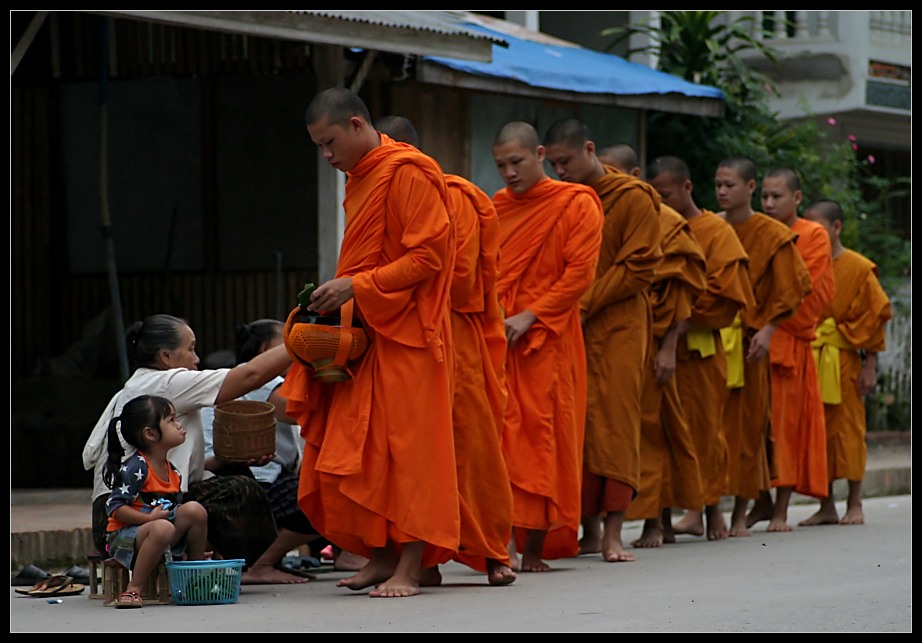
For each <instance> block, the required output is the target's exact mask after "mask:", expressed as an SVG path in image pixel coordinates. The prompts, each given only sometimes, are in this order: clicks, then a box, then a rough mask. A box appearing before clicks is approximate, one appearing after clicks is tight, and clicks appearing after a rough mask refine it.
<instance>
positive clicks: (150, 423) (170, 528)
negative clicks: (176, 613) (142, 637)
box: [103, 395, 208, 607]
mask: <svg viewBox="0 0 922 643" xmlns="http://www.w3.org/2000/svg"><path fill="white" fill-rule="evenodd" d="M119 431H121V437H122V438H123V439H124V440H125V442H127V443H128V444H130V445H131V446H133V447H134V448H136V449H137V452H136V453H135V454H133V455H131V456H129V457H128V458H125V460H124V461H123V460H122V458H123V457H124V455H125V451H124V450H123V448H122V441H121V440H120V439H119ZM185 440H186V432H185V431H184V430H183V428H182V425H181V424H180V423H179V422H178V421H177V420H176V411H175V409H174V408H173V404H172V403H171V402H170V401H169V400H168V399H166V398H163V397H157V396H152V395H141V396H139V397H136V398H134V399H132V400H131V401H129V402H128V403H127V404H125V406H124V407H123V408H122V413H121V415H120V416H117V417H114V418H112V420H111V421H110V422H109V435H108V452H109V458H108V460H107V462H106V466H105V472H104V474H103V477H104V480H105V483H106V486H108V487H109V488H110V489H112V494H111V495H110V496H109V501H108V502H107V503H106V512H107V513H108V515H109V524H108V528H107V530H106V531H107V541H108V547H107V549H108V552H109V555H110V556H112V558H114V559H116V560H117V561H118V562H119V563H121V564H122V565H124V566H125V568H126V569H130V570H132V573H131V580H130V581H129V582H128V586H127V587H126V588H125V591H124V592H122V593H121V594H119V595H118V597H117V598H116V599H115V606H116V607H142V606H143V603H142V601H141V588H142V587H143V585H144V582H145V581H146V580H147V578H148V576H150V574H151V572H153V570H154V569H155V568H156V566H157V563H158V562H159V561H160V557H161V556H163V553H164V551H165V550H166V548H167V547H170V548H171V551H172V553H173V555H174V556H180V555H182V554H184V553H186V554H187V558H188V559H190V560H202V559H203V558H205V546H206V541H207V538H208V513H207V512H206V511H205V508H204V507H203V506H202V505H200V504H199V503H198V502H194V501H193V502H187V503H183V502H182V491H181V489H180V483H181V476H180V474H179V471H178V470H177V469H176V467H175V466H173V464H172V463H171V462H170V461H169V460H168V459H167V452H168V451H169V450H170V449H172V448H173V447H176V446H179V445H180V444H182V443H183V442H185Z"/></svg>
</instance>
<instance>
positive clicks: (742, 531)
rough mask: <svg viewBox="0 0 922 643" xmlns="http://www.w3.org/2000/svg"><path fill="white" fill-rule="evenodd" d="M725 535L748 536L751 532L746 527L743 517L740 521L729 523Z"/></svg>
mask: <svg viewBox="0 0 922 643" xmlns="http://www.w3.org/2000/svg"><path fill="white" fill-rule="evenodd" d="M727 535H729V536H730V538H748V537H749V536H751V535H752V532H751V531H749V529H748V528H747V527H746V519H745V518H743V519H742V520H740V521H733V522H732V523H730V531H729V532H728V534H727Z"/></svg>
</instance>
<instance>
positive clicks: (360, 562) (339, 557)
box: [333, 549, 368, 572]
mask: <svg viewBox="0 0 922 643" xmlns="http://www.w3.org/2000/svg"><path fill="white" fill-rule="evenodd" d="M367 564H368V559H367V558H365V557H364V556H359V555H358V554H353V553H352V552H348V551H346V550H345V549H341V550H340V551H339V552H338V553H337V554H336V556H335V557H334V558H333V569H335V570H336V571H338V572H357V571H359V570H360V569H362V567H364V566H365V565H367Z"/></svg>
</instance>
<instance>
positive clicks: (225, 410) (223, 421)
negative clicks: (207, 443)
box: [212, 400, 276, 462]
mask: <svg viewBox="0 0 922 643" xmlns="http://www.w3.org/2000/svg"><path fill="white" fill-rule="evenodd" d="M275 427H276V424H275V407H274V406H273V405H272V404H269V403H268V402H257V401H256V400H232V401H230V402H225V403H223V404H218V405H217V406H216V407H215V409H214V428H213V430H212V442H213V444H214V452H215V455H216V456H218V457H219V458H223V459H224V460H230V461H231V462H247V461H249V460H252V459H254V458H259V457H260V456H264V455H266V454H269V453H275Z"/></svg>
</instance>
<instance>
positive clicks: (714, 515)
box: [705, 507, 730, 540]
mask: <svg viewBox="0 0 922 643" xmlns="http://www.w3.org/2000/svg"><path fill="white" fill-rule="evenodd" d="M705 514H706V515H707V523H708V530H707V534H708V540H723V539H724V538H727V537H729V536H730V530H729V529H728V528H727V521H726V519H725V518H724V515H723V512H722V511H721V510H720V508H719V507H708V508H707V509H706V510H705Z"/></svg>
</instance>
